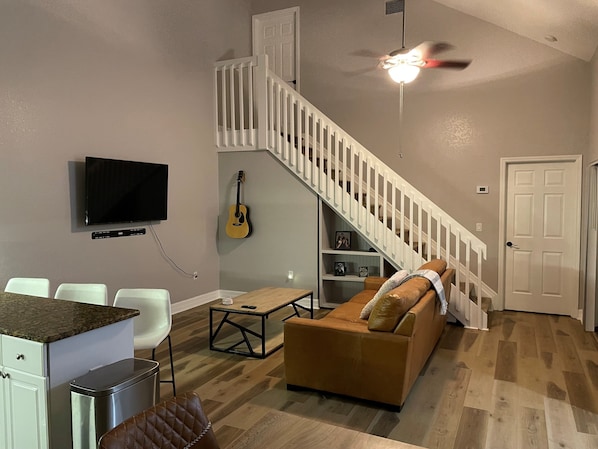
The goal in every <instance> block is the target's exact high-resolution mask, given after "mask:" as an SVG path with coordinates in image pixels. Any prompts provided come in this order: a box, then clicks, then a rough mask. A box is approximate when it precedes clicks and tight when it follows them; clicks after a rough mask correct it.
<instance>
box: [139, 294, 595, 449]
mask: <svg viewBox="0 0 598 449" xmlns="http://www.w3.org/2000/svg"><path fill="white" fill-rule="evenodd" d="M320 313H321V314H325V313H327V312H326V311H325V310H323V311H321V312H320ZM274 318H275V317H272V318H271V319H274ZM208 326H209V312H208V305H204V306H200V307H196V308H194V309H192V310H189V311H186V312H183V313H180V314H177V315H175V316H174V317H173V329H172V334H171V335H172V338H173V345H174V358H175V370H176V381H177V390H178V391H179V392H183V391H187V390H195V391H197V392H198V393H199V394H200V396H201V397H202V401H203V403H204V407H205V408H206V411H207V413H208V416H209V417H210V418H211V420H212V422H213V423H214V428H215V431H216V435H217V437H218V439H219V442H220V445H221V447H222V448H223V449H225V448H226V447H227V446H229V445H230V444H232V442H233V441H234V440H235V439H237V438H238V437H239V436H240V435H241V434H242V433H243V432H245V431H246V430H247V429H249V428H250V427H251V426H252V425H253V424H255V423H256V422H257V421H258V420H259V419H260V418H261V417H262V416H264V415H265V414H266V413H267V412H268V411H270V410H272V409H275V410H283V411H286V412H288V413H293V414H296V415H298V416H302V417H306V418H311V419H316V420H322V421H325V422H327V423H331V424H335V425H339V426H344V427H347V428H351V429H355V430H358V431H362V432H368V433H371V434H375V435H379V436H383V437H386V438H391V439H396V440H399V441H404V442H409V443H412V444H415V445H419V446H423V447H427V448H434V449H437V448H446V449H450V448H455V449H457V448H458V449H464V448H471V449H476V448H480V449H481V448H484V449H492V448H497V449H498V448H500V449H507V448H509V449H511V448H512V449H515V448H521V449H527V448H549V449H553V448H559V449H562V448H571V449H589V448H592V449H598V339H597V338H596V334H595V333H587V332H584V331H583V329H582V326H581V324H580V323H579V322H578V321H575V320H573V319H571V318H567V317H556V316H547V315H538V314H528V313H518V312H492V313H491V315H490V331H488V332H484V331H475V330H468V329H464V328H462V327H459V326H456V325H447V327H446V329H445V332H444V334H443V336H442V338H441V340H440V342H439V344H438V346H437V348H436V350H435V352H434V353H433V355H432V357H431V359H430V360H429V362H428V364H427V365H426V367H425V368H424V370H423V372H422V373H421V376H420V378H419V379H418V381H417V382H416V384H415V386H414V388H413V389H412V391H411V393H410V395H409V397H408V398H407V401H406V403H405V405H404V407H403V410H402V411H401V412H400V413H395V412H392V411H389V410H387V409H384V408H382V407H379V406H376V405H374V404H371V403H366V402H361V401H356V400H352V399H348V398H341V397H337V396H334V395H321V394H318V393H315V392H310V391H299V392H297V391H293V392H290V391H287V390H286V386H285V381H284V365H283V357H284V350H279V351H277V352H276V353H274V354H273V355H271V356H270V357H268V358H266V359H265V360H257V359H251V358H246V357H243V356H237V355H229V354H224V353H220V352H212V351H210V350H209V349H208V346H209V342H208V339H209V330H208ZM166 346H167V345H166V344H163V345H162V346H161V347H160V350H159V351H158V354H157V357H158V360H159V361H160V362H161V364H162V366H163V368H162V372H161V376H163V378H168V377H169V375H170V373H169V370H168V367H169V365H168V363H167V361H168V359H167V357H168V355H167V348H166ZM305 350H306V351H308V350H309V348H306V349H305ZM136 355H137V356H139V357H149V354H148V352H143V351H140V352H139V353H137V354H136ZM388 381H389V382H392V379H389V380H388ZM161 393H162V398H163V399H165V398H167V397H169V396H171V395H172V388H171V385H169V384H163V385H162V388H161ZM281 431H284V429H281Z"/></svg>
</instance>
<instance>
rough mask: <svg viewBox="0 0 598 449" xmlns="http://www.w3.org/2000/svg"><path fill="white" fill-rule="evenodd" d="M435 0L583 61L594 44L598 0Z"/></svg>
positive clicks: (597, 38) (589, 56) (597, 37)
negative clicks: (554, 39)
mask: <svg viewBox="0 0 598 449" xmlns="http://www.w3.org/2000/svg"><path fill="white" fill-rule="evenodd" d="M436 1H437V2H438V3H441V4H443V5H445V6H448V7H450V8H453V9H456V10H458V11H461V12H463V13H465V14H469V15H471V16H474V17H477V18H478V19H482V20H484V21H486V22H490V23H492V24H494V25H497V26H499V27H501V28H504V29H506V30H509V31H512V32H513V33H516V34H519V35H521V36H524V37H527V38H529V39H532V40H535V41H537V42H540V43H542V44H545V45H549V46H551V47H553V48H556V49H558V50H560V51H562V52H564V53H567V54H570V55H572V56H575V57H577V58H580V59H583V60H584V61H589V60H590V59H592V56H593V55H594V53H595V51H596V47H597V45H598V0H561V1H557V0H500V1H496V0H476V1H471V0H436ZM551 37H554V38H556V41H553V39H552V38H551ZM547 38H548V39H549V40H547Z"/></svg>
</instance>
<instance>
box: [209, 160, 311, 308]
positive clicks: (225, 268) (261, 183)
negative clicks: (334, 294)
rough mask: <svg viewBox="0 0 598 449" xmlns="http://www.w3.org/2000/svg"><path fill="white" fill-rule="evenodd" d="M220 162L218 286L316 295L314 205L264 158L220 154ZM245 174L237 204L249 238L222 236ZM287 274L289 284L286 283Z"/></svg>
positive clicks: (307, 194) (291, 179)
mask: <svg viewBox="0 0 598 449" xmlns="http://www.w3.org/2000/svg"><path fill="white" fill-rule="evenodd" d="M218 159H219V175H218V176H219V191H220V192H221V198H220V219H219V222H220V225H219V227H218V230H219V244H218V251H219V253H220V267H221V269H220V285H221V288H222V289H225V290H236V291H250V290H255V289H257V288H261V287H264V286H274V287H291V288H304V289H308V290H313V291H314V294H315V295H316V297H317V289H318V200H317V198H316V196H315V194H314V193H313V192H312V191H310V190H309V189H308V188H307V187H306V186H304V185H303V184H302V182H301V181H299V180H298V179H295V178H294V177H293V176H292V175H290V174H289V173H288V171H287V169H286V168H285V167H283V166H282V165H281V164H280V163H279V162H278V161H277V160H276V159H274V158H273V157H272V156H271V155H270V154H269V153H268V152H264V151H259V152H232V153H221V154H220V155H219V157H218ZM239 170H243V171H244V172H245V182H244V183H243V184H242V186H241V203H242V204H245V205H246V206H247V207H248V209H249V214H248V215H249V221H250V223H251V229H252V231H251V234H250V236H249V237H248V238H245V239H232V238H230V237H228V236H227V235H226V233H225V228H226V222H227V220H228V219H229V217H230V211H229V208H230V207H231V206H232V205H234V204H236V192H237V183H236V179H237V174H238V172H239ZM289 270H292V271H293V272H294V276H295V277H294V279H293V280H292V281H289V280H287V274H288V272H289Z"/></svg>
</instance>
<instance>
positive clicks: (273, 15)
mask: <svg viewBox="0 0 598 449" xmlns="http://www.w3.org/2000/svg"><path fill="white" fill-rule="evenodd" d="M287 14H293V15H294V17H295V90H296V91H297V92H300V91H301V89H300V87H301V81H300V78H301V76H300V73H301V70H299V60H300V57H299V56H300V39H299V30H300V26H299V25H300V24H299V6H293V7H291V8H285V9H278V10H276V11H270V12H265V13H261V14H254V15H253V16H252V17H251V53H252V54H253V55H254V56H256V55H255V47H256V41H255V29H256V27H257V23H258V21H259V20H260V19H262V18H264V17H269V18H276V16H281V15H287Z"/></svg>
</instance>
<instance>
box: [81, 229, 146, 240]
mask: <svg viewBox="0 0 598 449" xmlns="http://www.w3.org/2000/svg"><path fill="white" fill-rule="evenodd" d="M131 235H145V228H135V229H120V230H115V231H95V232H92V233H91V238H92V240H95V239H109V238H112V237H129V236H131Z"/></svg>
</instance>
